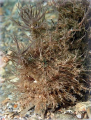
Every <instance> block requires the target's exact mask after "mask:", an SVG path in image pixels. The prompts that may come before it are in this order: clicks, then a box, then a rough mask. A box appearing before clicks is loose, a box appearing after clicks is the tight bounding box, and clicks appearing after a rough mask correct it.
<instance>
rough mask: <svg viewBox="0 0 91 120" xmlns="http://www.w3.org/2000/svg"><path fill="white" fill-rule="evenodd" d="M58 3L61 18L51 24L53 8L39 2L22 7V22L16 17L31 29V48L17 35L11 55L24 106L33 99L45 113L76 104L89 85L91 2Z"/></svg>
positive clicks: (38, 110)
mask: <svg viewBox="0 0 91 120" xmlns="http://www.w3.org/2000/svg"><path fill="white" fill-rule="evenodd" d="M54 3H55V2H54V1H53V4H52V6H51V8H52V9H54V10H56V11H57V12H58V20H57V23H55V22H54V21H53V20H51V26H50V25H48V24H47V22H46V20H45V15H46V14H48V13H51V11H50V9H49V11H48V10H47V9H45V8H43V6H42V5H40V6H39V4H38V6H30V5H26V6H23V7H21V8H19V10H20V13H19V14H20V17H21V20H22V22H20V21H18V22H16V21H15V20H13V21H14V22H15V23H16V24H17V25H18V26H19V27H20V28H21V29H23V30H24V28H25V29H26V30H28V31H29V32H30V33H31V39H30V43H29V44H30V45H28V47H27V48H25V47H24V46H25V45H24V44H23V45H20V44H19V43H20V42H19V40H18V38H16V36H14V37H13V40H14V41H15V43H16V46H17V51H13V53H12V55H11V58H12V60H13V61H14V63H15V65H16V70H17V73H18V77H19V81H18V83H17V91H18V90H19V91H20V92H22V93H23V97H21V98H20V99H22V105H23V106H26V105H29V103H32V104H33V105H34V106H35V112H36V113H39V114H43V115H44V114H45V112H46V111H47V110H49V109H51V110H53V111H54V110H55V109H56V108H57V107H58V106H60V107H63V106H65V105H72V104H74V103H75V102H76V99H77V98H78V97H79V96H80V97H82V93H84V91H86V89H87V86H86V85H87V84H86V79H85V80H84V78H83V75H84V72H83V71H84V69H85V65H84V61H85V59H86V58H85V55H86V54H85V53H86V50H87V48H86V46H87V43H86V33H87V29H88V27H86V25H87V19H86V18H87V15H88V12H89V3H88V2H86V4H84V3H82V1H79V2H76V1H75V2H65V3H62V2H61V1H59V2H57V3H55V4H56V5H54ZM41 11H42V12H41ZM22 46H23V47H22ZM84 76H85V75H84Z"/></svg>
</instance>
